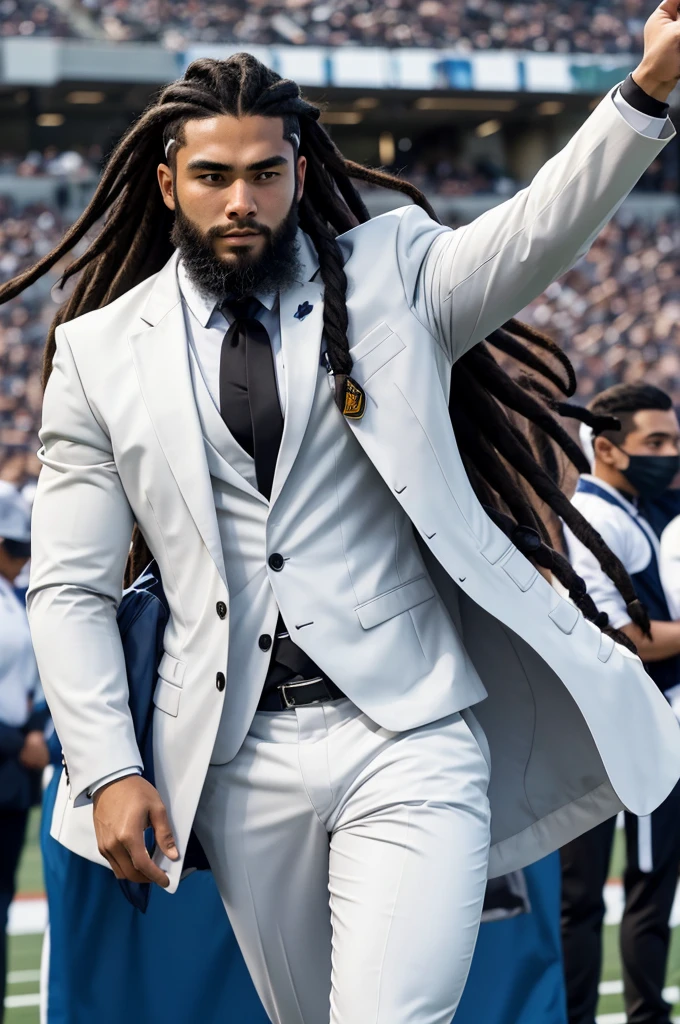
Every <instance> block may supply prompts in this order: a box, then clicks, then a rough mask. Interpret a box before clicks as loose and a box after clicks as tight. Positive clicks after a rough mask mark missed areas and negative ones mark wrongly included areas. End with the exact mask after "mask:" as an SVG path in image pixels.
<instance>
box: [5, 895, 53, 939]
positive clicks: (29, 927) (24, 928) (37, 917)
mask: <svg viewBox="0 0 680 1024" xmlns="http://www.w3.org/2000/svg"><path fill="white" fill-rule="evenodd" d="M46 926H47V900H44V899H38V900H14V902H13V903H12V905H11V906H10V908H9V922H8V925H7V932H8V934H9V935H42V933H43V932H44V931H45V928H46Z"/></svg>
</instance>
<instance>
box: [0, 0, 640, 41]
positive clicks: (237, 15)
mask: <svg viewBox="0 0 680 1024" xmlns="http://www.w3.org/2000/svg"><path fill="white" fill-rule="evenodd" d="M73 7H74V13H73V15H72V17H73V24H71V22H70V21H69V20H68V15H67V14H64V13H62V12H61V10H60V9H59V8H57V7H56V5H55V4H54V3H53V2H49V0H0V26H1V28H0V35H17V34H18V35H29V36H30V35H54V36H69V35H82V34H84V33H85V32H86V26H87V21H88V15H89V16H90V17H91V19H92V26H91V33H92V34H93V35H94V34H95V33H98V34H101V31H102V29H103V30H104V32H105V33H106V35H107V36H108V38H109V39H112V40H116V41H118V40H126V39H133V40H154V39H157V40H159V41H161V42H164V43H165V45H167V46H170V47H172V48H174V49H181V48H182V47H183V46H184V45H185V44H186V43H187V42H192V41H199V42H206V43H217V42H223V43H232V42H236V43H239V42H240V43H264V44H271V43H287V44H293V45H298V44H305V43H306V44H313V45H322V46H343V45H347V44H351V45H354V46H365V45H369V46H390V47H400V46H429V47H443V46H446V47H453V48H456V49H458V50H460V51H461V52H463V53H465V52H468V51H472V50H533V51H535V52H537V53H545V52H548V51H556V52H558V53H574V52H579V51H583V52H587V53H603V54H608V53H633V52H639V51H641V50H642V29H643V25H644V20H645V17H646V15H647V14H649V12H650V10H651V4H649V3H648V2H643V0H611V2H609V3H604V2H603V0H596V2H595V3H592V2H587V0H574V2H573V3H572V4H571V5H569V6H568V7H565V5H564V4H563V3H561V2H560V0H514V2H511V3H502V2H501V0H489V2H487V3H482V2H481V0H231V2H230V3H228V4H224V3H221V2H218V0H207V2H206V3H202V4H199V3H196V2H195V0H164V2H163V3H162V4H160V3H159V2H158V0H80V4H74V5H73ZM76 12H77V17H76ZM76 26H77V27H76Z"/></svg>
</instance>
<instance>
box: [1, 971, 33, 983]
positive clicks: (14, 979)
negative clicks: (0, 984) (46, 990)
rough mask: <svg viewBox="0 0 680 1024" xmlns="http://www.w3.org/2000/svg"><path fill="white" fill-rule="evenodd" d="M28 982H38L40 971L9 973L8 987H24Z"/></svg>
mask: <svg viewBox="0 0 680 1024" xmlns="http://www.w3.org/2000/svg"><path fill="white" fill-rule="evenodd" d="M29 981H40V971H10V972H9V974H8V975H7V984H8V985H26V984H27V982H29Z"/></svg>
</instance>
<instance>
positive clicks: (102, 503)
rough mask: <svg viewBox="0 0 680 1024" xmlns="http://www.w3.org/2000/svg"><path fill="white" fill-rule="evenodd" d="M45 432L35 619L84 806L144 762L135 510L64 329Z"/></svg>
mask: <svg viewBox="0 0 680 1024" xmlns="http://www.w3.org/2000/svg"><path fill="white" fill-rule="evenodd" d="M40 439H41V442H42V448H41V450H40V452H39V457H40V460H41V462H42V464H43V468H42V471H41V473H40V479H39V481H38V488H37V492H36V496H35V504H34V507H33V520H32V552H31V554H32V558H31V578H30V586H29V589H28V594H27V606H28V617H29V622H30V627H31V635H32V638H33V645H34V648H35V654H36V658H37V662H38V668H39V671H40V677H41V681H42V684H43V688H44V690H45V695H46V697H47V701H48V703H49V706H50V710H51V712H52V716H53V718H54V723H55V727H56V730H57V733H58V735H59V738H60V740H61V743H62V746H63V748H64V754H65V758H66V761H67V764H68V770H69V777H70V783H71V792H72V795H73V798H74V799H75V801H76V803H83V802H85V801H86V800H87V791H88V789H89V787H90V786H91V785H92V784H93V783H94V782H95V781H97V780H98V779H101V778H104V777H105V776H108V775H110V774H112V773H114V772H117V771H118V770H120V769H123V768H127V767H129V766H131V765H141V763H142V761H141V757H140V754H139V750H138V748H137V743H136V741H135V736H134V729H133V724H132V718H131V716H130V710H129V707H128V686H127V675H126V670H125V661H124V658H123V649H122V645H121V640H120V634H119V632H118V626H117V624H116V609H117V606H118V602H119V601H120V598H121V592H122V581H123V573H124V569H125V562H126V559H127V554H128V549H129V546H130V537H131V534H132V526H133V514H132V511H131V509H130V506H129V504H128V501H127V498H126V496H125V493H124V491H123V487H122V484H121V481H120V478H119V476H118V472H117V470H116V465H115V462H114V460H113V455H112V451H111V443H110V439H109V437H108V435H107V433H106V429H105V427H104V425H103V424H102V423H100V422H99V421H98V420H97V418H96V416H95V415H94V413H93V412H92V409H91V408H90V406H89V405H88V401H87V398H86V396H85V394H84V391H83V387H82V384H81V381H80V378H79V376H78V370H77V367H76V364H75V361H74V358H73V354H72V352H71V349H70V346H69V343H68V339H67V337H66V331H65V329H64V328H63V327H60V328H58V330H57V352H56V355H55V357H54V364H53V370H52V375H51V377H50V380H49V383H48V386H47V390H46V392H45V400H44V406H43V425H42V429H41V431H40Z"/></svg>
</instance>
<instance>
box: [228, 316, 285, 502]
mask: <svg viewBox="0 0 680 1024" xmlns="http://www.w3.org/2000/svg"><path fill="white" fill-rule="evenodd" d="M261 308H262V303H261V302H259V301H258V300H257V299H255V298H247V299H243V300H241V301H240V302H230V303H225V304H224V305H223V306H222V309H223V310H224V311H225V313H226V314H228V315H230V316H232V317H233V318H234V322H233V323H232V325H231V327H230V328H229V330H228V331H227V333H226V335H225V337H224V341H223V342H222V351H221V354H220V412H221V414H222V419H223V420H224V422H225V423H226V425H227V426H228V427H229V430H230V431H231V433H232V434H233V436H234V438H235V439H236V440H237V441H238V443H239V444H240V445H241V447H242V448H243V449H244V450H245V451H247V452H248V454H249V455H252V456H253V458H254V459H255V475H256V477H257V488H258V490H259V491H260V493H261V494H264V496H265V498H270V497H271V493H272V484H273V482H274V470H275V468H276V459H277V456H278V454H279V447H280V445H281V436H282V434H283V416H282V414H281V405H280V404H279V393H278V389H277V386H276V370H275V368H274V356H273V354H272V347H271V343H270V341H269V335H268V334H267V331H266V330H265V328H264V327H263V326H262V324H261V323H260V321H259V320H257V319H256V314H257V313H258V311H259V310H260V309H261Z"/></svg>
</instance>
